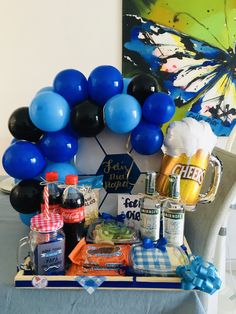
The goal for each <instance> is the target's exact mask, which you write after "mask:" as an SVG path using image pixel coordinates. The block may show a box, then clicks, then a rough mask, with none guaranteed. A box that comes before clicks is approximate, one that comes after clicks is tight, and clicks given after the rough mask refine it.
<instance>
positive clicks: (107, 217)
mask: <svg viewBox="0 0 236 314" xmlns="http://www.w3.org/2000/svg"><path fill="white" fill-rule="evenodd" d="M99 216H100V217H101V218H102V219H104V220H106V221H110V220H116V221H118V222H124V220H125V214H120V215H117V216H116V217H115V216H112V215H110V214H108V213H102V214H99Z"/></svg>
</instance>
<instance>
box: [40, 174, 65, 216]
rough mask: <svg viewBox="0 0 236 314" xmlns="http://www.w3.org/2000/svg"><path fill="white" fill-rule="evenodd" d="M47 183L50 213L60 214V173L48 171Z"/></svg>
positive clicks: (43, 205) (42, 202)
mask: <svg viewBox="0 0 236 314" xmlns="http://www.w3.org/2000/svg"><path fill="white" fill-rule="evenodd" d="M45 180H46V184H47V186H48V194H49V211H50V213H54V214H59V213H60V205H61V193H60V189H59V187H58V173H57V172H55V171H52V172H47V173H46V175H45ZM44 207H45V204H44V199H43V198H42V201H41V212H42V213H43V212H44Z"/></svg>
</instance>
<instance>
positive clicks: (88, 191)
mask: <svg viewBox="0 0 236 314" xmlns="http://www.w3.org/2000/svg"><path fill="white" fill-rule="evenodd" d="M102 186H103V176H102V175H101V176H94V177H89V178H85V179H80V180H79V189H80V192H81V193H83V195H84V206H85V228H87V227H88V226H89V225H90V224H91V223H92V221H93V220H94V219H96V218H98V207H99V191H100V189H101V188H102Z"/></svg>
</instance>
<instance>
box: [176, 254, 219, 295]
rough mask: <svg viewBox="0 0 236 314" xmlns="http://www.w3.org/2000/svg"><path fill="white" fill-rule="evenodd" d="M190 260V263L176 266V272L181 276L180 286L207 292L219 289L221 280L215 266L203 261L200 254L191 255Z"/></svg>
mask: <svg viewBox="0 0 236 314" xmlns="http://www.w3.org/2000/svg"><path fill="white" fill-rule="evenodd" d="M190 260H191V262H190V264H188V265H186V266H178V267H177V268H176V274H177V275H178V276H179V277H182V280H181V288H182V289H184V290H192V289H194V288H197V289H198V290H200V291H203V292H206V293H209V294H213V293H215V292H216V291H217V290H219V289H220V287H221V283H222V282H221V280H220V278H219V276H218V273H217V270H216V268H215V266H214V265H213V264H212V263H208V262H205V261H204V260H203V259H202V258H201V256H193V255H191V256H190Z"/></svg>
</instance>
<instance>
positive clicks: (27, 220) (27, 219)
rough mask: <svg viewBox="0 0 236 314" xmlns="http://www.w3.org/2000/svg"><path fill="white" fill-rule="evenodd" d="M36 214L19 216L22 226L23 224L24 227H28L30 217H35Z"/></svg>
mask: <svg viewBox="0 0 236 314" xmlns="http://www.w3.org/2000/svg"><path fill="white" fill-rule="evenodd" d="M37 214H38V212H34V213H31V214H22V213H20V214H19V217H20V220H21V221H22V222H23V224H25V225H26V226H28V227H30V220H31V218H32V217H34V216H35V215H37Z"/></svg>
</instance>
